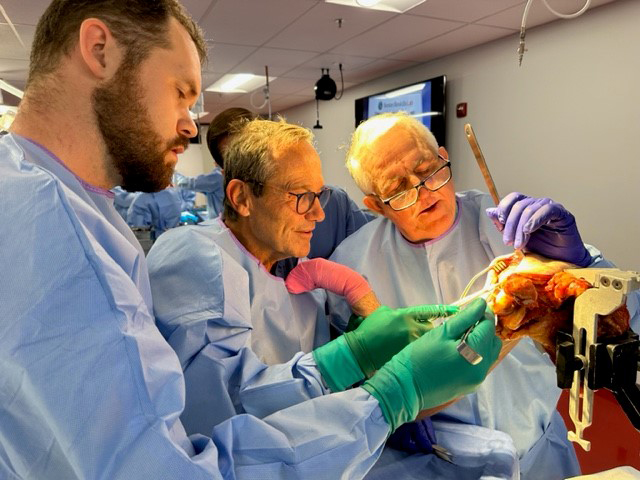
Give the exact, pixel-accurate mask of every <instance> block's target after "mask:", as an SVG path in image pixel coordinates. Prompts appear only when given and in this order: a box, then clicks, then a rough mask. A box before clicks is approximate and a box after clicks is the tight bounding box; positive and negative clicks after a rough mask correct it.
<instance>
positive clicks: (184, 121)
mask: <svg viewBox="0 0 640 480" xmlns="http://www.w3.org/2000/svg"><path fill="white" fill-rule="evenodd" d="M177 130H178V133H179V134H180V135H183V136H185V137H187V138H193V137H195V136H196V135H197V134H198V127H197V125H196V123H195V122H194V121H193V119H192V118H191V115H190V114H189V111H188V110H187V115H186V116H183V117H182V118H180V120H178V128H177Z"/></svg>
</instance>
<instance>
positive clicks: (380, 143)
mask: <svg viewBox="0 0 640 480" xmlns="http://www.w3.org/2000/svg"><path fill="white" fill-rule="evenodd" d="M451 163H452V162H451V161H450V160H449V156H448V154H447V151H446V150H445V149H444V148H443V147H439V146H438V144H437V142H436V140H435V138H434V136H433V135H432V133H431V132H430V131H429V130H428V129H427V128H426V127H425V126H424V125H423V124H422V123H420V122H419V121H418V120H416V119H414V118H413V117H411V116H409V115H406V114H402V113H399V114H382V115H379V116H376V117H373V118H371V119H369V120H367V121H366V122H364V123H362V124H361V125H360V126H359V127H358V128H357V130H356V132H355V133H354V135H353V139H352V143H351V147H350V150H349V153H348V156H347V168H348V169H349V171H350V173H351V175H352V177H353V178H354V180H355V182H356V183H357V184H358V186H359V187H360V189H361V190H362V192H363V193H364V194H365V197H364V204H365V205H366V206H367V207H368V208H369V209H370V210H372V211H374V212H376V213H378V214H380V218H378V219H376V220H374V221H373V222H371V223H369V224H367V225H365V226H364V227H363V228H362V229H360V230H359V231H358V232H356V233H354V234H353V235H352V236H350V237H349V238H347V239H346V240H345V241H344V242H343V243H342V244H341V245H340V246H339V247H338V248H337V249H336V251H335V252H334V254H333V256H332V257H331V259H332V260H334V261H336V262H339V263H342V264H344V265H346V266H349V267H351V268H353V269H355V270H356V271H358V272H359V273H361V274H362V275H364V276H365V277H366V278H367V280H368V281H369V282H370V284H371V285H372V287H373V289H374V290H375V291H376V293H377V295H378V297H379V298H380V300H381V302H382V303H383V304H385V305H389V306H391V307H397V306H400V305H415V304H419V303H452V302H455V301H456V300H457V299H458V298H459V297H460V294H461V293H462V291H463V289H464V288H465V286H466V285H467V283H468V282H469V280H470V279H471V278H472V277H473V275H474V274H475V273H476V272H478V271H480V270H482V269H483V268H485V267H486V266H487V265H488V264H489V263H490V262H491V261H492V260H493V259H494V258H495V257H497V256H499V255H504V254H508V253H510V252H513V248H514V247H515V248H526V250H528V251H532V252H536V253H539V254H541V255H543V256H546V257H549V258H553V259H558V260H564V261H567V262H571V263H574V264H576V265H579V266H582V267H586V266H593V265H598V266H603V265H604V262H603V259H602V257H601V255H600V253H599V252H597V251H596V250H595V249H593V247H586V246H585V244H583V243H582V240H581V238H580V234H579V233H578V229H577V227H576V223H575V219H574V217H573V215H571V214H570V213H569V212H568V211H567V210H566V209H564V208H563V207H562V205H560V204H558V203H556V202H554V201H552V200H550V199H538V198H532V197H528V196H526V195H523V194H519V193H512V194H510V195H507V196H506V197H505V198H504V199H503V200H502V201H501V202H500V204H499V205H498V206H497V207H493V205H492V201H491V198H490V197H489V196H488V195H487V194H483V193H481V192H479V191H476V190H470V191H465V192H459V193H456V191H455V187H454V182H453V178H452V171H451ZM485 210H487V212H486V213H485ZM496 226H497V227H498V228H496ZM334 300H335V302H334V303H336V304H337V305H334V309H335V310H337V311H340V309H341V308H342V309H343V310H342V312H343V313H344V311H345V310H344V309H345V308H346V307H344V306H342V307H341V306H340V305H339V304H340V300H339V299H334ZM559 395H560V389H558V388H557V387H556V378H555V367H554V365H553V363H552V362H551V361H550V360H549V358H548V356H546V355H543V354H541V353H540V352H539V351H538V350H537V349H536V347H535V346H534V344H533V343H532V341H531V340H530V339H524V340H522V341H521V342H520V343H519V344H518V345H517V346H515V348H513V350H512V351H511V353H509V354H508V355H506V357H505V358H504V359H503V360H502V362H501V363H500V364H499V365H498V366H497V367H496V368H495V369H494V370H493V371H492V372H491V373H490V375H489V376H488V377H487V380H486V381H485V382H484V383H483V384H482V385H481V386H480V387H479V389H478V390H477V391H476V392H475V393H473V394H471V395H468V396H466V397H464V398H462V399H460V400H459V401H457V402H456V403H455V404H454V405H452V406H450V407H449V408H447V409H446V410H444V411H443V412H442V413H440V414H438V415H436V416H435V417H434V419H436V418H441V419H442V418H444V419H453V420H455V421H456V422H462V423H463V424H468V425H482V426H485V427H489V428H492V429H496V430H501V431H503V432H506V433H508V434H509V435H511V437H512V438H513V440H514V442H515V445H516V447H517V449H518V454H519V456H520V465H521V472H522V477H523V478H526V479H534V478H540V479H543V478H544V479H553V478H566V477H569V476H573V475H576V474H578V473H579V471H580V469H579V466H578V463H577V459H576V456H575V452H574V449H573V446H572V445H571V443H570V442H569V441H568V440H567V430H566V427H565V425H564V423H563V421H562V418H561V417H560V415H559V414H558V412H557V411H556V404H557V401H558V397H559ZM402 455H403V454H402V453H400V452H397V455H396V457H400V456H402ZM391 460H397V458H396V459H391Z"/></svg>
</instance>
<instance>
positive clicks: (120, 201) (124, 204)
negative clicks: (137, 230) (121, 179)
mask: <svg viewBox="0 0 640 480" xmlns="http://www.w3.org/2000/svg"><path fill="white" fill-rule="evenodd" d="M111 191H112V192H113V194H114V197H113V206H114V207H115V208H116V210H117V212H118V213H119V214H120V216H121V217H122V219H123V220H124V221H125V222H126V221H127V212H128V211H129V207H130V206H131V202H133V200H134V199H135V198H136V197H137V196H138V194H139V193H140V192H127V191H126V190H124V189H123V188H122V187H113V188H112V189H111Z"/></svg>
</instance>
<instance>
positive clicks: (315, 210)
mask: <svg viewBox="0 0 640 480" xmlns="http://www.w3.org/2000/svg"><path fill="white" fill-rule="evenodd" d="M305 217H306V219H307V220H313V221H316V222H321V221H323V220H324V217H325V215H324V210H323V209H322V206H321V205H320V199H319V198H318V197H316V198H314V199H313V205H312V206H311V210H309V211H308V212H307V213H306V215H305Z"/></svg>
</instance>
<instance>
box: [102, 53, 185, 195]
mask: <svg viewBox="0 0 640 480" xmlns="http://www.w3.org/2000/svg"><path fill="white" fill-rule="evenodd" d="M142 97H143V93H142V87H141V84H140V80H139V78H138V71H137V69H136V68H135V67H134V66H130V65H127V62H126V61H123V64H122V65H121V66H120V68H119V69H118V71H117V72H116V74H115V75H114V77H113V79H112V80H110V81H109V82H108V83H106V84H105V85H103V86H100V87H98V88H96V89H95V90H94V92H93V96H92V101H93V111H94V114H95V118H96V122H97V126H98V129H99V131H100V133H101V135H102V139H103V141H104V145H105V149H106V154H107V157H108V158H107V168H108V169H109V170H110V174H111V175H112V176H113V178H119V179H120V181H119V182H118V185H119V186H120V187H122V188H123V189H125V190H127V191H129V192H157V191H159V190H162V189H164V188H166V187H167V186H169V184H170V182H171V176H172V175H173V166H171V165H167V164H166V163H165V156H166V155H167V153H169V151H170V150H171V149H172V148H175V147H179V146H182V147H184V148H185V149H186V148H187V147H188V146H189V139H188V138H187V137H184V136H182V135H177V136H176V137H175V138H173V139H172V140H170V141H168V142H165V141H163V139H162V137H161V136H160V134H158V133H157V132H156V131H155V130H154V128H153V124H152V122H151V117H150V115H149V111H148V110H147V108H146V107H145V106H144V105H143V103H142V101H141V98H142Z"/></svg>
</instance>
